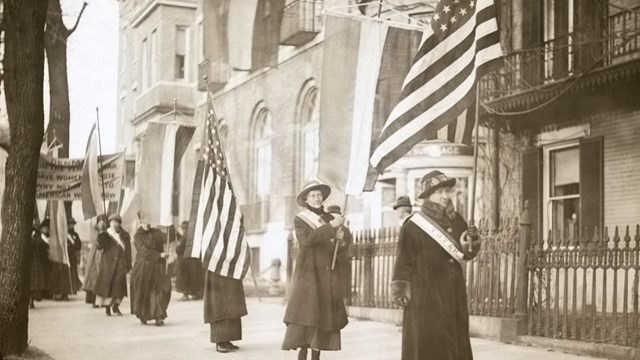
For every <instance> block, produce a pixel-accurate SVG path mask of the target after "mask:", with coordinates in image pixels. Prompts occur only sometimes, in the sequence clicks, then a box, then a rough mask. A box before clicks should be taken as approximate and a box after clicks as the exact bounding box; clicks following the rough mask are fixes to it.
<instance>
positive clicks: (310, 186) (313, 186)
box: [296, 180, 331, 207]
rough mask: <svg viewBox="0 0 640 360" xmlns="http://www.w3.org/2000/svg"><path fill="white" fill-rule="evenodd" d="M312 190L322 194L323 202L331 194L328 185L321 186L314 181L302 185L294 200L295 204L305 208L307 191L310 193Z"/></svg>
mask: <svg viewBox="0 0 640 360" xmlns="http://www.w3.org/2000/svg"><path fill="white" fill-rule="evenodd" d="M312 190H320V191H321V192H322V197H323V199H324V200H326V199H327V198H328V197H329V195H330V194H331V188H330V187H329V185H327V184H322V183H320V182H319V181H316V180H313V181H309V182H308V183H306V184H304V187H303V188H302V190H301V191H300V193H299V194H298V197H297V198H296V203H297V204H298V205H300V206H302V207H305V206H307V205H306V200H307V194H308V193H309V191H312Z"/></svg>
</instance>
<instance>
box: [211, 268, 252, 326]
mask: <svg viewBox="0 0 640 360" xmlns="http://www.w3.org/2000/svg"><path fill="white" fill-rule="evenodd" d="M205 278H206V280H205V281H206V283H205V292H204V322H205V323H208V324H212V323H214V322H217V321H220V320H231V319H239V318H241V317H242V316H245V315H247V304H246V302H245V298H244V288H243V287H242V280H237V279H233V278H229V277H224V276H220V275H218V274H216V273H213V272H211V271H207V274H206V275H205Z"/></svg>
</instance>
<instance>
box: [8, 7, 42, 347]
mask: <svg viewBox="0 0 640 360" xmlns="http://www.w3.org/2000/svg"><path fill="white" fill-rule="evenodd" d="M46 16H47V2H45V1H42V0H4V16H3V23H2V25H3V28H4V31H5V51H4V58H3V64H4V71H5V73H4V83H5V94H6V103H7V113H8V115H9V126H10V136H11V139H12V141H11V145H10V146H9V157H8V159H7V166H6V181H5V184H6V190H5V194H4V199H3V203H2V206H3V211H2V224H3V227H2V237H1V238H0V294H2V296H0V359H1V358H2V354H8V353H21V352H24V350H26V348H27V341H26V337H24V338H22V337H12V339H13V340H15V339H21V340H23V342H20V343H14V342H13V341H7V340H6V339H7V332H8V329H9V327H10V326H12V324H14V321H18V322H19V323H20V324H23V325H24V329H21V330H24V331H25V333H26V326H27V324H28V309H27V304H28V301H25V299H26V298H27V297H28V291H29V289H28V286H27V285H28V284H29V281H28V280H27V279H28V277H29V270H30V268H29V264H30V263H29V260H30V258H29V255H30V252H29V246H28V244H29V239H30V236H31V220H32V219H33V214H34V206H33V204H34V199H35V193H36V179H37V173H38V159H39V150H40V144H41V140H42V136H43V133H44V108H43V103H42V102H43V99H42V91H43V80H44V24H45V19H46ZM12 331H14V330H12Z"/></svg>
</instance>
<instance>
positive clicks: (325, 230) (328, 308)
mask: <svg viewBox="0 0 640 360" xmlns="http://www.w3.org/2000/svg"><path fill="white" fill-rule="evenodd" d="M293 224H294V227H295V232H296V237H297V240H298V244H299V245H300V251H299V253H298V259H297V263H296V267H295V271H294V274H293V282H292V285H291V286H292V291H291V297H290V298H289V303H288V305H287V310H286V313H285V316H284V322H285V323H287V324H297V325H302V326H306V327H313V328H317V329H319V330H324V331H338V330H340V329H342V328H344V327H345V326H346V325H347V323H348V320H347V312H346V309H345V305H344V301H343V297H344V295H343V283H342V282H341V278H340V275H341V274H342V271H341V269H340V266H341V262H337V263H336V268H335V270H333V271H332V270H331V262H332V259H333V252H334V246H333V243H332V241H331V240H332V239H333V238H334V237H335V230H334V229H333V227H331V225H330V224H324V225H322V226H320V227H318V228H317V229H315V230H314V229H313V228H312V227H311V226H310V225H309V224H307V223H306V222H305V221H304V220H302V219H301V218H300V217H298V216H296V218H295V220H294V221H293ZM343 250H344V249H343ZM341 255H342V254H340V253H339V254H338V256H339V257H338V258H340V256H341Z"/></svg>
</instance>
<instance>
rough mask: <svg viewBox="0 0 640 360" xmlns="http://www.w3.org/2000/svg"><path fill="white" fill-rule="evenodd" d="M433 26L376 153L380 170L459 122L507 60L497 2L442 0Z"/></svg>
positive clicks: (419, 51) (415, 61) (421, 46)
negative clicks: (485, 79)
mask: <svg viewBox="0 0 640 360" xmlns="http://www.w3.org/2000/svg"><path fill="white" fill-rule="evenodd" d="M430 25H431V26H430V27H429V28H427V30H426V32H425V34H424V36H423V42H422V44H421V45H420V49H419V50H418V53H417V54H416V57H415V59H414V61H413V65H412V67H411V70H410V71H409V74H407V77H406V79H405V81H404V84H403V87H402V91H401V94H400V98H399V101H398V104H397V105H396V106H395V107H394V109H393V111H392V112H391V115H389V118H388V119H387V121H386V123H385V125H384V127H383V128H382V132H381V134H380V138H379V140H378V144H377V146H376V149H375V151H374V152H373V154H372V155H371V165H373V166H374V167H376V168H377V169H378V171H379V172H382V171H384V169H385V168H386V167H388V166H389V165H391V164H393V163H394V162H395V161H396V160H398V159H399V158H400V157H402V156H403V155H404V154H406V153H407V152H408V151H409V150H411V148H412V147H413V146H414V145H416V144H417V143H419V142H420V141H422V140H425V139H429V138H435V137H437V136H436V135H435V134H437V132H438V131H439V130H441V129H442V128H444V127H445V126H447V125H450V124H451V123H453V122H454V121H456V120H457V119H458V117H459V116H460V114H461V113H462V112H463V111H464V110H466V109H467V108H468V107H469V106H470V105H471V104H472V103H473V101H474V100H475V88H476V82H477V80H478V79H479V78H480V77H481V76H482V75H483V74H485V73H486V72H487V71H489V70H490V69H491V68H492V66H493V65H494V64H496V63H497V60H498V59H500V57H502V50H501V48H500V36H499V33H498V23H497V20H496V8H495V4H494V1H493V0H477V1H474V0H440V2H438V4H437V6H436V8H435V11H434V14H433V18H432V21H431V24H430ZM467 138H468V137H467Z"/></svg>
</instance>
